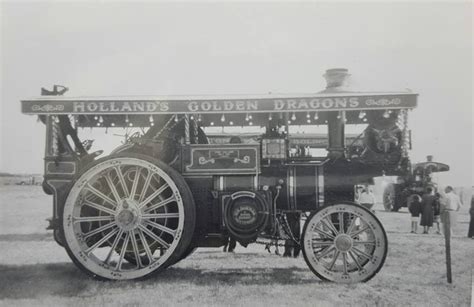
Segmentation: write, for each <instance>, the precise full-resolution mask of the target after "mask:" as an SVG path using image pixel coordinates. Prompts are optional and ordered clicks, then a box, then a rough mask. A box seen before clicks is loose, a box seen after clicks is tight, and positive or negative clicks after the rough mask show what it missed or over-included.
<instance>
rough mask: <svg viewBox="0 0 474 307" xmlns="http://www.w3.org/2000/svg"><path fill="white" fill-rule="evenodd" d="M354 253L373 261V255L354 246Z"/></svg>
mask: <svg viewBox="0 0 474 307" xmlns="http://www.w3.org/2000/svg"><path fill="white" fill-rule="evenodd" d="M352 251H353V252H354V253H356V254H357V255H359V256H362V257H364V258H366V259H368V260H372V256H371V255H369V254H367V253H364V252H363V251H361V250H360V249H358V248H355V247H354V246H353V247H352Z"/></svg>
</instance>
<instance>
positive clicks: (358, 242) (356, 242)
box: [352, 240, 375, 245]
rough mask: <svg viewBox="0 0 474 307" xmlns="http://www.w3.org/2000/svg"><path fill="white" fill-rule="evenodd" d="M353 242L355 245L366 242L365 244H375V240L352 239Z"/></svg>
mask: <svg viewBox="0 0 474 307" xmlns="http://www.w3.org/2000/svg"><path fill="white" fill-rule="evenodd" d="M352 244H354V245H361V244H364V245H375V241H356V240H354V241H352Z"/></svg>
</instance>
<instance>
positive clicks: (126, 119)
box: [125, 115, 130, 123]
mask: <svg viewBox="0 0 474 307" xmlns="http://www.w3.org/2000/svg"><path fill="white" fill-rule="evenodd" d="M129 121H130V120H129V119H128V115H125V122H126V123H128V122H129Z"/></svg>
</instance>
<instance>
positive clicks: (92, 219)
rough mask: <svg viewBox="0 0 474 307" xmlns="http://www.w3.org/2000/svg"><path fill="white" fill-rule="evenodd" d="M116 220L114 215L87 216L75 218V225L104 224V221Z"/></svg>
mask: <svg viewBox="0 0 474 307" xmlns="http://www.w3.org/2000/svg"><path fill="white" fill-rule="evenodd" d="M113 219H115V217H114V216H112V215H104V216H85V217H74V218H73V221H74V223H84V222H102V221H112V220H113Z"/></svg>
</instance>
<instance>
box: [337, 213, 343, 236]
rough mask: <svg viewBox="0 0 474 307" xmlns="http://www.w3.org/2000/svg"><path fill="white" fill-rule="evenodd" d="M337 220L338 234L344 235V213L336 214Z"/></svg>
mask: <svg viewBox="0 0 474 307" xmlns="http://www.w3.org/2000/svg"><path fill="white" fill-rule="evenodd" d="M337 217H338V219H339V233H344V212H338V215H337Z"/></svg>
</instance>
